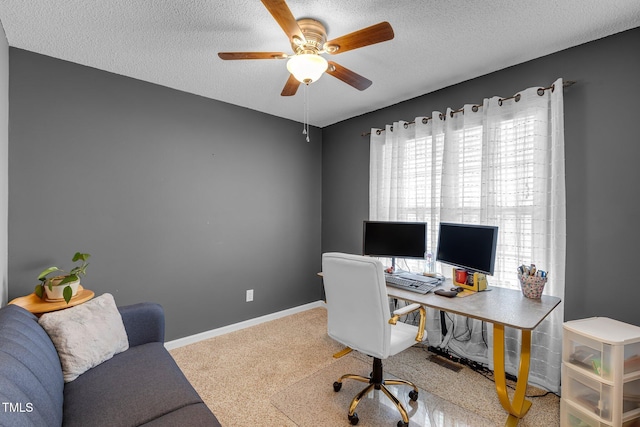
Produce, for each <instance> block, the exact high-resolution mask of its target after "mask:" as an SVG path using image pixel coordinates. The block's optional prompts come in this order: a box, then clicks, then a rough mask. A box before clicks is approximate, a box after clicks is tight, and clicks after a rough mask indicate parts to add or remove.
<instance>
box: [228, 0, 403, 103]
mask: <svg viewBox="0 0 640 427" xmlns="http://www.w3.org/2000/svg"><path fill="white" fill-rule="evenodd" d="M262 3H263V4H264V5H265V7H266V8H267V10H268V11H269V12H270V13H271V15H272V16H273V18H274V19H275V20H276V21H277V22H278V24H279V25H280V27H282V29H283V30H284V32H285V34H286V35H287V37H289V41H290V43H291V48H292V49H293V52H294V53H293V54H292V55H289V54H286V53H284V52H219V53H218V56H219V57H220V58H221V59H224V60H238V59H288V61H287V69H288V70H289V72H290V73H291V75H290V76H289V79H288V80H287V83H286V84H285V86H284V89H283V90H282V93H281V95H282V96H292V95H295V93H296V91H297V90H298V87H299V86H300V83H305V84H310V83H312V82H314V81H316V80H318V79H319V78H320V77H321V76H322V74H324V73H325V72H326V73H327V74H329V75H332V76H333V77H335V78H337V79H339V80H342V81H343V82H345V83H346V84H348V85H350V86H353V87H354V88H356V89H358V90H365V89H366V88H368V87H369V86H371V84H372V81H371V80H369V79H367V78H365V77H363V76H361V75H360V74H357V73H355V72H353V71H351V70H349V69H347V68H345V67H343V66H341V65H339V64H337V63H335V62H333V61H327V60H326V59H325V58H324V57H323V56H321V54H323V53H328V54H330V55H337V54H339V53H343V52H348V51H350V50H354V49H358V48H361V47H365V46H369V45H372V44H376V43H381V42H384V41H387V40H391V39H393V37H394V34H393V28H391V25H390V24H389V23H388V22H381V23H379V24H376V25H372V26H370V27H367V28H363V29H361V30H358V31H354V32H353V33H349V34H346V35H344V36H342V37H338V38H335V39H332V40H329V41H327V31H326V29H325V27H324V25H322V24H321V23H320V22H318V21H316V20H315V19H310V18H304V19H298V20H296V19H295V18H294V16H293V14H292V13H291V10H290V9H289V6H287V3H286V2H285V1H284V0H262Z"/></svg>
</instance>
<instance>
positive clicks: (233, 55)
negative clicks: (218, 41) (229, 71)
mask: <svg viewBox="0 0 640 427" xmlns="http://www.w3.org/2000/svg"><path fill="white" fill-rule="evenodd" d="M218 56H219V57H220V59H224V60H233V59H285V58H288V57H289V55H287V54H286V53H284V52H218Z"/></svg>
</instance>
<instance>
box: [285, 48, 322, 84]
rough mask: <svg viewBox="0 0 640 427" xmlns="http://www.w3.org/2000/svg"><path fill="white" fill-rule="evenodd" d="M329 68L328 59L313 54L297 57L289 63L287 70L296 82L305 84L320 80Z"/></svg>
mask: <svg viewBox="0 0 640 427" xmlns="http://www.w3.org/2000/svg"><path fill="white" fill-rule="evenodd" d="M328 66H329V63H328V62H327V60H326V59H324V58H323V57H322V56H320V55H316V54H313V53H303V54H300V55H295V56H292V57H291V58H290V59H289V60H288V61H287V70H289V72H290V73H291V74H293V77H295V78H296V80H298V81H299V82H301V83H305V84H309V83H313V82H315V81H316V80H318V79H319V78H320V77H321V76H322V74H323V73H324V72H325V71H327V67H328Z"/></svg>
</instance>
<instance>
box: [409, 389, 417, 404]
mask: <svg viewBox="0 0 640 427" xmlns="http://www.w3.org/2000/svg"><path fill="white" fill-rule="evenodd" d="M409 399H411V400H413V401H414V402H415V401H416V400H418V392H417V391H415V390H411V391H410V392H409Z"/></svg>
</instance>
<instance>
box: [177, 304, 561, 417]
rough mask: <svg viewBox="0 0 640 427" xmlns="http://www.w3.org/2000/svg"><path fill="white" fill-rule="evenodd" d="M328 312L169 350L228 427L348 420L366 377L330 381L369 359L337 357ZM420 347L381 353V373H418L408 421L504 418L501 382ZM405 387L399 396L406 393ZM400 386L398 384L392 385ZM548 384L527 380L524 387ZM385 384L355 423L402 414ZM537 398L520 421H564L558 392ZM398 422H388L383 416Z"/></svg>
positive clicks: (366, 367) (413, 376) (365, 368)
mask: <svg viewBox="0 0 640 427" xmlns="http://www.w3.org/2000/svg"><path fill="white" fill-rule="evenodd" d="M326 321H327V320H326V311H325V309H323V308H316V309H312V310H308V311H305V312H303V313H298V314H294V315H291V316H288V317H285V318H282V319H278V320H273V321H270V322H266V323H263V324H260V325H257V326H253V327H250V328H247V329H244V330H241V331H236V332H231V333H229V334H225V335H222V336H218V337H215V338H211V339H208V340H205V341H201V342H198V343H195V344H191V345H187V346H184V347H181V348H177V349H174V350H171V354H172V356H173V357H174V358H175V360H176V362H177V363H178V365H179V366H180V367H181V369H182V370H183V371H184V373H185V375H186V376H187V378H189V380H190V381H191V383H192V384H193V386H194V387H195V388H196V390H197V391H198V393H200V395H201V396H202V398H203V400H204V401H205V403H206V404H207V405H208V406H209V408H211V410H212V411H213V412H214V413H215V414H216V416H217V417H218V419H219V420H220V422H221V423H222V424H223V426H225V427H243V426H265V427H271V426H283V427H287V426H292V427H293V426H340V425H342V426H349V425H350V424H349V422H348V420H347V417H346V414H347V411H348V405H349V401H350V400H351V398H352V397H353V396H354V395H355V394H356V393H357V392H358V391H359V390H360V389H362V388H363V385H364V384H363V383H359V382H356V381H345V383H344V386H343V388H342V390H341V391H340V392H339V393H335V392H334V391H333V387H332V384H333V381H335V380H336V379H338V377H339V376H340V375H342V374H344V373H359V374H361V375H368V374H369V372H370V370H371V367H370V358H368V357H366V356H363V355H361V354H359V353H357V352H353V353H351V354H350V355H347V356H345V357H343V358H341V359H334V358H333V357H332V355H333V354H334V353H336V352H337V351H339V350H341V349H342V345H340V344H339V343H337V342H335V341H333V340H332V339H331V338H329V337H328V336H327V334H326ZM430 355H431V353H429V352H428V351H426V349H425V348H423V347H422V346H416V347H413V348H411V349H409V350H407V351H404V352H402V353H400V354H398V355H396V356H393V357H391V358H389V359H387V360H386V361H384V368H385V374H386V375H385V377H389V376H397V377H400V378H405V379H409V380H411V381H413V382H414V383H415V384H416V385H417V386H418V387H419V388H420V398H419V399H418V402H416V403H415V404H412V405H407V410H408V411H409V412H410V415H411V419H410V425H411V426H415V427H418V426H424V427H427V426H429V427H434V426H457V427H463V426H472V427H484V426H494V425H495V426H500V425H504V421H505V420H506V413H505V412H504V410H503V409H502V407H501V406H500V403H499V401H498V397H497V395H496V391H495V385H494V383H493V382H492V381H490V380H488V379H487V378H485V377H484V376H482V375H480V374H478V373H476V372H474V371H472V370H471V369H469V368H467V367H463V368H462V369H461V370H460V371H459V372H454V371H452V370H450V369H447V368H445V367H442V366H440V365H438V364H436V363H433V362H431V361H429V360H428V357H429V356H430ZM406 392H407V390H406V388H404V390H398V393H396V395H397V396H398V397H399V399H400V400H401V401H403V402H406V401H407V398H406V397H401V396H405V395H406ZM394 393H395V389H394ZM541 394H544V392H543V391H541V390H537V389H534V388H532V387H530V389H529V390H528V391H527V395H541ZM378 395H381V393H380V392H379V391H376V392H374V393H371V396H369V397H368V398H367V399H363V401H362V403H361V404H360V406H359V407H358V414H359V415H360V423H359V424H358V425H359V426H365V427H366V426H376V425H381V424H380V423H382V422H384V423H385V424H383V425H390V426H394V425H395V423H396V422H397V421H398V420H399V419H400V418H399V416H396V415H395V412H394V411H395V409H394V408H388V407H386V408H387V409H385V407H384V405H388V403H387V402H386V401H385V399H382V398H380V399H379V400H378V398H379V396H378ZM531 400H532V402H533V406H532V408H531V409H530V411H529V413H528V414H527V415H526V416H525V418H524V419H523V420H521V421H520V423H519V426H522V427H534V426H535V427H540V426H545V427H547V426H557V425H559V399H558V397H557V396H555V395H553V394H549V395H547V396H545V397H540V398H532V399H531ZM389 417H391V418H390V419H392V420H394V421H393V422H392V423H391V424H387V418H389Z"/></svg>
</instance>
